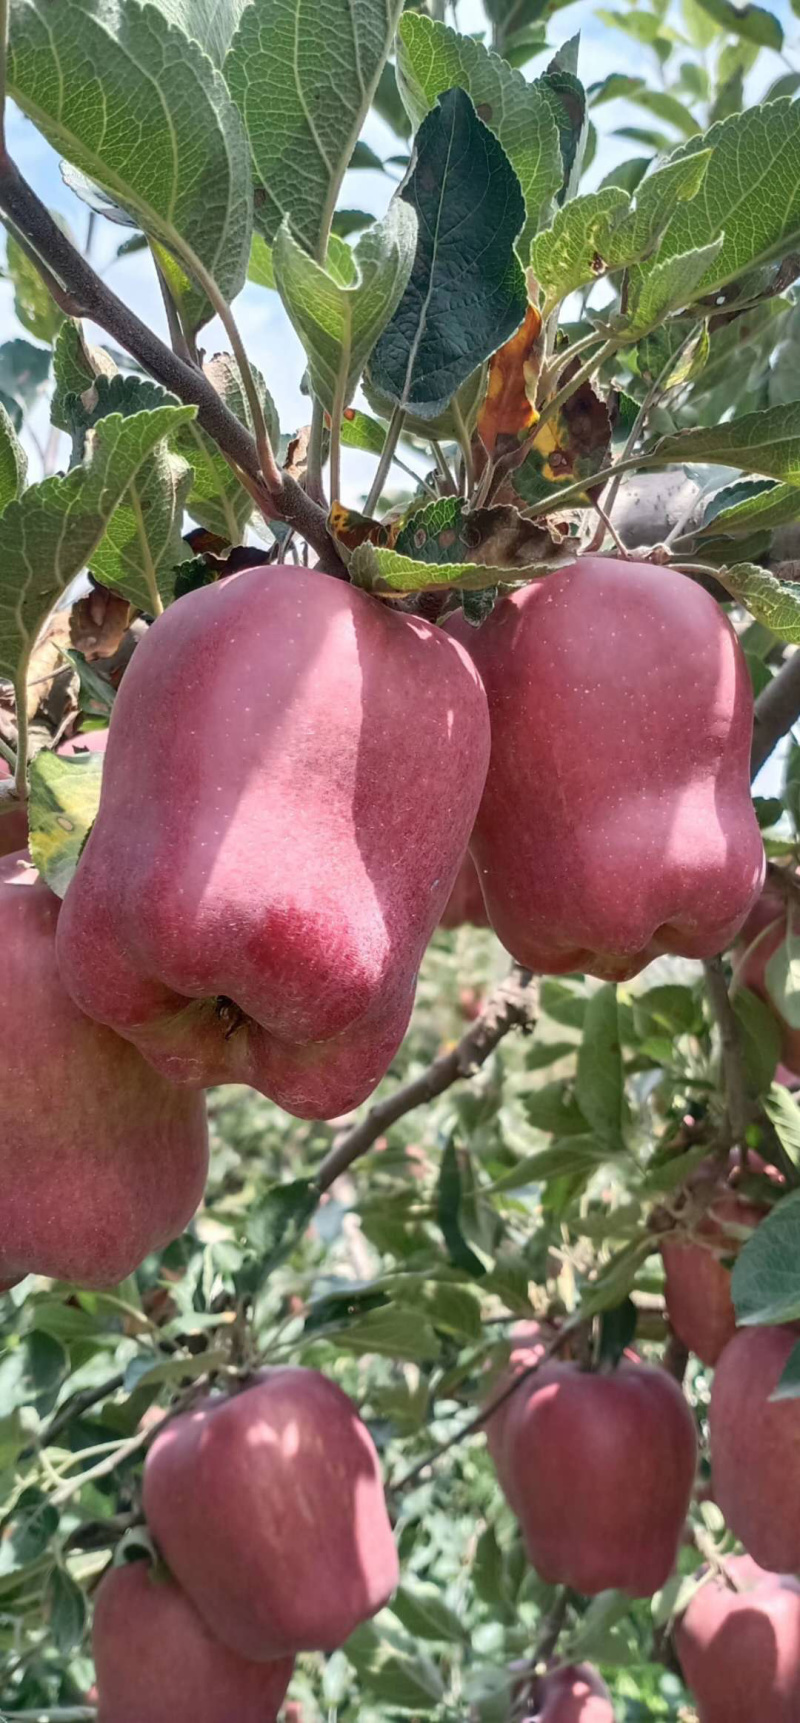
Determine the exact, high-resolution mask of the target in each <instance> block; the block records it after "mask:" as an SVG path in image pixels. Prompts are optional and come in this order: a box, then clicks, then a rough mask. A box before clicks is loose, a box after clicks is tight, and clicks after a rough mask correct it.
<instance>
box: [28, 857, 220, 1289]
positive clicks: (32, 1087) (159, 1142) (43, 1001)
mask: <svg viewBox="0 0 800 1723" xmlns="http://www.w3.org/2000/svg"><path fill="white" fill-rule="evenodd" d="M60 908H61V906H60V904H59V900H58V898H57V897H55V896H54V895H53V893H52V892H51V891H50V890H49V889H48V887H47V886H46V885H45V884H44V883H43V881H42V880H40V878H39V876H38V874H37V873H36V871H35V869H34V868H32V867H31V866H30V864H29V863H28V859H27V856H26V855H25V854H24V853H23V854H20V855H17V856H7V857H5V859H4V860H3V861H2V862H0V1000H2V1016H3V1054H2V1059H0V1184H1V1185H2V1191H3V1196H2V1204H0V1280H2V1281H3V1282H6V1283H8V1282H9V1281H10V1282H13V1281H14V1280H18V1279H21V1278H22V1277H23V1276H24V1275H26V1274H31V1273H35V1274H43V1275H49V1276H51V1277H52V1278H53V1279H56V1280H69V1281H76V1282H77V1283H78V1284H79V1285H81V1286H86V1287H104V1286H116V1285H117V1284H118V1283H119V1281H121V1280H124V1278H125V1276H126V1275H128V1274H131V1273H132V1272H133V1270H134V1269H135V1268H137V1267H138V1266H139V1264H140V1262H141V1261H142V1260H143V1258H144V1257H145V1256H147V1255H148V1253H149V1252H150V1251H151V1250H157V1249H160V1248H161V1247H162V1246H163V1245H165V1244H167V1243H168V1242H169V1241H170V1240H171V1239H173V1238H175V1237H177V1235H178V1234H179V1233H181V1232H182V1231H183V1229H184V1227H185V1226H186V1225H187V1224H188V1222H189V1221H190V1220H191V1218H192V1215H193V1214H194V1212H195V1210H196V1208H197V1207H198V1205H199V1203H200V1201H201V1198H202V1195H203V1187H204V1184H205V1177H206V1171H207V1165H208V1139H207V1129H206V1117H205V1102H204V1099H203V1097H202V1096H201V1095H196V1094H192V1093H186V1092H184V1091H181V1090H180V1089H175V1088H173V1087H172V1085H171V1084H169V1083H167V1082H166V1081H165V1080H164V1078H162V1077H158V1076H156V1075H155V1074H154V1073H153V1071H152V1070H151V1069H150V1067H149V1066H148V1065H147V1064H146V1063H145V1061H144V1060H143V1059H142V1057H141V1055H140V1054H139V1053H137V1051H136V1048H135V1047H131V1046H130V1045H129V1043H128V1042H126V1041H121V1040H120V1039H119V1037H118V1036H116V1035H113V1034H112V1033H111V1031H110V1030H109V1029H104V1028H102V1027H101V1026H100V1024H98V1023H93V1022H91V1021H90V1019H89V1018H88V1017H84V1016H83V1014H82V1013H81V1012H80V1011H79V1010H78V1009H77V1006H75V1005H73V1003H72V1000H71V999H70V998H69V996H68V995H67V994H66V993H65V992H64V989H63V987H62V986H61V983H60V981H59V978H58V970H57V968H56V957H55V931H56V922H57V919H58V915H59V910H60Z"/></svg>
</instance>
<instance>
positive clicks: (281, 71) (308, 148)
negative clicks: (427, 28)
mask: <svg viewBox="0 0 800 1723" xmlns="http://www.w3.org/2000/svg"><path fill="white" fill-rule="evenodd" d="M399 11H400V3H399V0H360V4H359V5H358V6H356V5H354V4H352V3H351V0H253V3H252V4H251V5H249V6H247V7H246V9H245V11H244V13H243V15H242V19H241V23H240V25H239V29H238V30H237V33H236V35H235V37H234V40H233V42H232V44H231V49H230V53H229V55H228V58H227V60H226V63H225V77H226V79H227V82H228V87H229V89H230V91H231V94H232V96H233V99H234V101H235V102H236V103H237V106H238V107H239V109H240V112H241V115H242V118H243V120H244V124H245V127H246V130H247V135H248V138H249V140H250V148H251V150H252V154H253V162H254V165H255V170H256V175H257V178H258V181H259V182H260V183H259V185H258V187H257V193H256V225H257V226H258V227H259V229H260V230H261V232H262V233H263V235H264V237H265V239H268V240H273V239H274V238H275V236H276V234H277V232H278V229H279V227H280V225H281V222H282V221H283V219H284V216H288V217H289V220H290V222H291V226H292V230H293V232H294V234H295V237H296V238H297V239H298V240H299V241H300V243H301V244H302V245H304V246H305V248H306V250H307V251H310V252H311V253H312V254H313V255H314V256H315V257H316V258H317V260H318V261H322V259H323V258H324V255H325V248H326V245H327V239H328V233H329V230H330V224H331V218H332V216H333V212H334V209H335V208H336V200H337V197H338V195H339V187H340V185H341V183H342V178H343V176H344V173H345V170H346V168H347V166H348V163H349V161H350V158H351V156H352V154H353V150H354V148H355V144H356V140H357V138H358V135H359V132H360V131H361V127H362V124H363V122H364V119H365V117H366V114H367V112H368V110H369V108H370V106H371V103H372V98H373V96H374V94H375V91H376V88H377V85H378V80H379V78H380V74H381V70H382V68H383V65H384V61H385V59H386V56H387V53H388V51H389V48H390V46H391V42H392V37H393V35H394V30H395V25H396V23H397V18H398V15H399Z"/></svg>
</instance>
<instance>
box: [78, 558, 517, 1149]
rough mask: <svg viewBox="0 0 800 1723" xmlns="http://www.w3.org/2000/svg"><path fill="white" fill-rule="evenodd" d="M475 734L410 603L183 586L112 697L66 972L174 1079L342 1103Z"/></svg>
mask: <svg viewBox="0 0 800 1723" xmlns="http://www.w3.org/2000/svg"><path fill="white" fill-rule="evenodd" d="M488 750H489V722H488V715H487V709H486V700H485V696H484V693H483V689H482V687H481V684H480V681H479V678H478V677H477V675H476V672H475V670H474V668H473V666H472V665H471V663H470V661H469V659H468V657H467V656H466V654H465V653H464V652H463V651H462V649H461V648H460V647H457V646H456V643H455V642H454V641H452V640H450V639H448V637H447V636H446V635H445V634H443V633H442V631H441V630H440V629H438V628H434V627H431V626H429V625H428V624H427V623H425V622H423V621H421V620H420V619H419V618H417V617H412V616H406V615H402V614H398V613H397V611H396V610H393V609H391V608H390V607H389V606H388V605H385V604H382V603H381V602H380V601H379V600H377V599H375V598H372V597H370V596H368V595H367V594H366V593H364V592H360V591H358V590H357V589H356V588H354V587H351V586H348V585H346V584H345V583H344V582H342V581H339V580H332V579H330V577H329V576H327V575H324V574H319V573H315V572H310V571H309V570H307V569H302V568H290V567H281V566H277V567H275V568H263V567H262V568H253V569H246V570H244V571H243V572H242V573H240V574H236V575H233V576H231V577H230V578H229V579H227V580H224V581H222V582H220V583H219V584H217V585H215V586H208V587H204V588H203V589H202V590H200V591H197V592H193V593H190V594H188V595H187V596H186V597H185V598H181V599H179V601H178V602H177V603H176V604H174V605H172V607H171V608H170V609H169V610H168V611H167V612H166V614H165V615H164V616H162V617H160V618H159V620H158V621H157V622H156V623H155V624H154V626H153V627H152V628H151V629H150V630H149V632H148V634H147V637H146V638H145V639H144V640H143V642H142V644H141V645H140V646H139V647H138V648H137V651H136V653H135V654H134V657H133V661H132V663H131V666H130V668H129V669H128V671H127V672H126V675H125V678H124V681H123V683H122V687H121V689H120V692H119V694H118V696H117V700H116V703H115V706H114V711H113V715H112V719H111V729H110V736H109V744H108V753H107V758H106V766H105V772H104V777H103V792H102V797H101V802H100V810H99V814H98V817H97V821H96V824H95V826H94V829H93V831H92V834H91V836H90V838H89V840H88V843H87V845H86V848H85V850H84V852H83V855H82V857H81V861H80V864H79V866H78V870H77V873H76V875H75V878H74V880H73V881H72V884H71V885H70V888H69V891H68V893H67V897H66V899H65V906H64V914H63V916H62V921H61V927H60V929H59V962H60V965H61V973H62V977H63V979H64V984H65V986H66V987H67V988H68V990H69V992H70V993H71V994H72V996H73V998H74V999H75V1001H76V1003H77V1004H79V1005H80V1006H81V1009H82V1010H84V1011H87V1012H88V1014H89V1015H90V1016H92V1017H95V1018H97V1020H98V1021H99V1022H102V1023H107V1024H108V1025H109V1026H110V1027H111V1028H114V1029H116V1030H117V1031H118V1032H119V1033H120V1034H123V1035H126V1036H127V1037H128V1039H129V1040H131V1041H134V1042H135V1043H136V1045H137V1046H139V1047H140V1048H141V1050H142V1052H143V1053H144V1054H145V1055H146V1057H147V1058H148V1059H149V1060H150V1061H151V1063H152V1064H153V1065H155V1066H156V1068H157V1069H159V1070H161V1071H163V1072H164V1074H165V1075H167V1076H169V1077H170V1078H172V1079H173V1081H175V1082H180V1083H189V1084H195V1085H208V1084H212V1083H218V1082H243V1083H249V1084H251V1085H252V1086H253V1087H254V1088H257V1089H260V1090H261V1091H262V1093H264V1094H266V1095H269V1096H270V1098H271V1099H273V1100H275V1101H277V1102H279V1104H280V1105H281V1106H284V1107H286V1108H287V1110H288V1111H289V1112H294V1113H297V1114H299V1115H301V1116H302V1117H323V1118H324V1117H328V1118H332V1117H335V1116H336V1115H338V1114H340V1113H343V1112H345V1111H347V1110H348V1109H349V1108H351V1107H353V1106H355V1105H356V1104H357V1103H358V1102H359V1101H362V1100H363V1099H364V1098H365V1096H367V1095H368V1094H369V1093H370V1091H371V1090H372V1089H373V1088H374V1086H375V1084H376V1083H377V1081H378V1080H379V1078H380V1077H382V1076H383V1074H384V1072H385V1071H386V1069H387V1067H388V1065H389V1063H390V1060H391V1059H392V1057H393V1055H394V1053H395V1051H396V1049H397V1047H398V1045H399V1042H400V1040H401V1038H402V1036H403V1033H404V1031H405V1028H406V1025H407V1022H408V1018H409V1014H410V1010H411V1005H412V1001H413V994H414V985H415V979H416V972H417V968H418V965H419V962H420V959H421V957H422V954H423V951H424V950H425V947H426V945H427V943H428V940H429V938H430V935H431V933H432V932H433V929H434V927H435V926H436V923H437V921H438V919H439V916H440V915H441V912H442V910H443V909H444V906H445V904H446V902H447V898H448V896H449V893H450V890H451V887H452V885H453V881H454V879H455V876H456V873H457V871H458V867H459V863H460V860H461V857H462V856H463V853H464V849H465V846H466V843H467V839H468V837H469V833H470V830H471V826H472V821H473V818H474V815H475V812H476V810H477V805H478V801H479V798H480V793H481V790H482V788H483V783H484V778H485V773H486V765H487V760H488Z"/></svg>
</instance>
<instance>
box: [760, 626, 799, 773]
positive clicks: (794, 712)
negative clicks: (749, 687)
mask: <svg viewBox="0 0 800 1723" xmlns="http://www.w3.org/2000/svg"><path fill="white" fill-rule="evenodd" d="M798 718H800V652H793V653H792V656H791V658H787V659H786V662H785V663H784V664H782V665H781V668H780V670H779V671H778V674H777V676H773V678H772V681H771V682H768V683H767V686H766V688H763V689H762V691H761V693H760V694H759V696H758V699H757V700H756V712H755V722H754V725H753V746H752V750H751V754H750V775H751V777H753V778H754V777H755V776H756V773H757V772H760V770H761V767H762V766H763V765H764V762H765V761H766V760H768V759H769V757H770V754H771V753H772V750H773V748H775V747H777V744H778V742H779V741H780V739H781V737H782V736H785V735H786V733H787V731H788V730H791V728H792V725H793V724H796V723H797V720H798Z"/></svg>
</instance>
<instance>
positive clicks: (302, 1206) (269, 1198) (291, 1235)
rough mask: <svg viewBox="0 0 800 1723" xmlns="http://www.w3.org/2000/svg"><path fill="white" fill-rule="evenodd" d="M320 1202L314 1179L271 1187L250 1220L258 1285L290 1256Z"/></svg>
mask: <svg viewBox="0 0 800 1723" xmlns="http://www.w3.org/2000/svg"><path fill="white" fill-rule="evenodd" d="M318 1202H319V1191H318V1190H317V1189H316V1187H315V1185H314V1183H313V1181H312V1180H311V1179H292V1180H291V1181H290V1182H289V1183H288V1184H283V1185H272V1186H271V1187H270V1189H268V1190H267V1191H266V1192H265V1194H264V1198H263V1201H261V1202H260V1203H259V1204H258V1205H257V1207H256V1208H254V1209H251V1211H250V1213H249V1214H248V1217H247V1242H248V1244H249V1246H250V1248H251V1249H252V1250H253V1251H255V1253H256V1255H257V1258H258V1262H257V1269H258V1282H259V1283H260V1282H263V1281H264V1280H265V1279H266V1278H267V1276H268V1275H269V1274H271V1273H272V1271H273V1269H275V1268H277V1267H278V1266H279V1264H280V1263H282V1262H285V1261H286V1258H287V1257H289V1256H291V1254H292V1251H293V1250H294V1249H295V1246H296V1245H297V1244H298V1243H299V1240H300V1239H301V1238H302V1236H303V1233H304V1232H305V1230H306V1227H307V1226H308V1223H309V1221H310V1219H311V1216H312V1215H313V1213H314V1210H315V1209H316V1207H317V1203H318Z"/></svg>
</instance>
